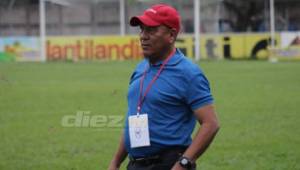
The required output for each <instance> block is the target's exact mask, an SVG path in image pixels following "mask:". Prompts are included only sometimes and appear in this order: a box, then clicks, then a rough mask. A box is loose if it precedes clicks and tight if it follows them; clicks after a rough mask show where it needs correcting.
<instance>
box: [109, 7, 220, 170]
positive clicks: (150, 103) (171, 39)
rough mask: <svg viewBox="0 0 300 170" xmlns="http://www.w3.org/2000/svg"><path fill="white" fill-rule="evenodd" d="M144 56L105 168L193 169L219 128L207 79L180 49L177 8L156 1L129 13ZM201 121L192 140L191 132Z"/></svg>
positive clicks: (131, 80)
mask: <svg viewBox="0 0 300 170" xmlns="http://www.w3.org/2000/svg"><path fill="white" fill-rule="evenodd" d="M130 24H131V26H139V27H140V29H141V32H140V42H141V47H142V50H143V55H144V57H145V59H144V60H143V61H142V62H141V63H140V64H139V65H138V66H137V68H136V69H135V71H134V73H133V74H132V76H131V79H130V84H129V91H128V99H127V100H128V112H127V117H126V123H125V129H124V133H123V134H122V135H121V141H120V144H119V148H118V151H117V153H116V154H115V156H114V158H113V160H112V161H111V163H110V166H109V170H117V169H119V167H120V165H121V163H122V162H123V161H124V159H125V158H126V157H127V155H128V156H129V160H130V161H129V164H128V166H127V169H128V170H190V169H191V170H192V169H196V164H195V161H196V160H197V158H198V157H199V156H200V155H201V154H202V153H203V152H204V151H205V150H206V148H207V147H208V146H209V144H210V143H211V142H212V140H213V138H214V136H215V134H216V133H217V131H218V129H219V125H218V121H217V117H216V113H215V111H214V107H213V98H212V95H211V93H210V88H209V83H208V81H207V79H206V78H205V76H204V74H203V73H202V71H201V70H200V69H199V67H198V66H197V65H196V64H193V63H192V62H191V61H189V60H188V59H187V58H186V57H185V56H184V55H183V54H182V53H181V52H180V51H179V50H178V49H176V48H175V40H176V38H177V34H178V33H179V31H180V17H179V15H178V13H177V11H176V10H175V9H174V8H172V7H170V6H168V5H165V4H158V5H154V6H152V7H151V8H149V9H147V10H146V11H145V12H144V13H143V15H141V16H135V17H132V18H131V20H130ZM196 120H198V122H199V123H200V124H201V128H200V129H199V130H198V131H197V133H196V135H195V137H194V139H193V140H192V139H191V134H192V132H193V129H194V127H195V124H196Z"/></svg>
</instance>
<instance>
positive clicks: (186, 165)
mask: <svg viewBox="0 0 300 170" xmlns="http://www.w3.org/2000/svg"><path fill="white" fill-rule="evenodd" d="M178 161H179V164H180V166H182V167H183V168H185V169H190V168H192V165H193V163H192V161H191V160H190V159H189V158H187V157H185V156H181V157H180V158H179V160H178Z"/></svg>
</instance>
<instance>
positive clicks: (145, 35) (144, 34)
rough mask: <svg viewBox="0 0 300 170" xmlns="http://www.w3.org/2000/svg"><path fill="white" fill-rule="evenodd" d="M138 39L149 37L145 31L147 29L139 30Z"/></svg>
mask: <svg viewBox="0 0 300 170" xmlns="http://www.w3.org/2000/svg"><path fill="white" fill-rule="evenodd" d="M140 39H141V40H147V39H149V34H148V33H147V31H145V30H142V31H141V32H140Z"/></svg>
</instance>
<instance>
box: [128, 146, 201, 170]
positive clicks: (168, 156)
mask: <svg viewBox="0 0 300 170" xmlns="http://www.w3.org/2000/svg"><path fill="white" fill-rule="evenodd" d="M185 149H186V148H177V147H175V148H169V149H167V150H164V151H162V152H161V153H159V154H158V155H154V156H151V157H148V158H145V159H130V161H129V163H128V165H127V170H171V168H172V167H173V166H174V165H175V163H176V162H177V161H178V159H179V157H180V156H181V155H182V154H183V152H184V151H185ZM195 169H196V167H193V168H191V169H190V170H195Z"/></svg>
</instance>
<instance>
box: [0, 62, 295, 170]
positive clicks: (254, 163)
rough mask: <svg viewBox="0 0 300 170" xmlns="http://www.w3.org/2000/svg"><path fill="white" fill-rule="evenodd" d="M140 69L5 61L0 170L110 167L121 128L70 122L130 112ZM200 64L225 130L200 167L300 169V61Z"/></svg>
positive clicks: (0, 75)
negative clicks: (134, 76)
mask: <svg viewBox="0 0 300 170" xmlns="http://www.w3.org/2000/svg"><path fill="white" fill-rule="evenodd" d="M135 65H136V62H130V61H126V62H89V63H0V169H1V170H2V169H3V170H45V169H48V170H94V169H98V170H105V169H106V168H107V165H108V164H109V161H110V159H111V157H112V155H113V153H114V151H115V150H116V147H117V143H118V140H119V136H120V132H121V128H120V127H108V126H103V127H83V126H81V127H66V126H64V125H63V124H62V120H63V118H64V117H66V116H72V115H73V116H75V115H76V114H77V112H79V111H89V112H90V114H86V118H91V117H92V116H97V115H98V116H99V115H100V116H102V117H104V116H105V115H107V116H109V115H110V116H112V115H115V116H116V115H121V116H122V115H124V114H125V112H126V93H127V87H128V79H129V76H130V74H131V72H132V70H133V69H134V67H135ZM200 65H201V67H202V68H203V70H204V72H205V73H206V75H207V77H208V78H209V80H210V83H211V86H212V92H213V94H214V97H215V100H216V107H217V111H218V115H219V119H220V122H221V129H220V131H219V134H218V135H217V137H216V139H215V141H214V143H213V144H212V145H211V147H210V149H209V150H208V152H206V153H205V154H204V155H203V156H202V157H201V158H200V159H199V160H198V169H199V170H200V169H201V170H300V149H299V148H300V63H299V62H298V63H292V62H283V63H276V64H272V63H268V62H265V61H220V62H209V61H205V62H201V63H200ZM103 121H105V120H103ZM108 121H109V120H108ZM122 168H123V169H124V168H125V164H124V165H123V167H122Z"/></svg>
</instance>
